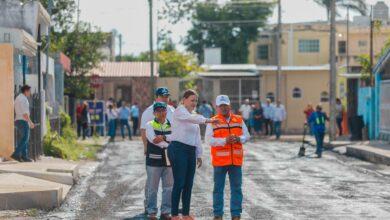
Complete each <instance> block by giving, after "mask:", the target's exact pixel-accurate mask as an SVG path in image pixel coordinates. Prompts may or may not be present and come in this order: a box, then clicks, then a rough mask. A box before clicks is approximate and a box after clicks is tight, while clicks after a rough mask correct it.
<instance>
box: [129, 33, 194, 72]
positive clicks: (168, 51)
mask: <svg viewBox="0 0 390 220" xmlns="http://www.w3.org/2000/svg"><path fill="white" fill-rule="evenodd" d="M160 42H161V45H160V49H159V51H157V52H155V57H156V58H157V61H158V62H159V73H160V77H181V78H182V77H185V76H187V75H188V74H189V73H191V72H193V71H198V70H200V67H199V66H198V64H197V60H196V57H195V55H193V54H191V53H182V52H179V51H177V50H176V45H175V44H174V43H173V42H172V40H171V38H169V37H168V36H167V37H166V38H161V41H160ZM122 61H129V62H137V61H138V62H149V61H150V54H149V52H142V53H140V54H139V55H138V56H136V55H133V54H130V55H124V56H123V57H122Z"/></svg>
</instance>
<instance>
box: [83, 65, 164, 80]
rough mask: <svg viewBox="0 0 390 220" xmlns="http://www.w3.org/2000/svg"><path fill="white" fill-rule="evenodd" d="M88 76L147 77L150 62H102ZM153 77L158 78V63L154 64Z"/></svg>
mask: <svg viewBox="0 0 390 220" xmlns="http://www.w3.org/2000/svg"><path fill="white" fill-rule="evenodd" d="M88 75H98V76H100V77H149V76H150V62H102V63H100V64H99V66H98V67H97V68H95V69H93V70H91V71H90V72H89V73H88ZM153 75H154V76H158V75H159V74H158V63H154V73H153Z"/></svg>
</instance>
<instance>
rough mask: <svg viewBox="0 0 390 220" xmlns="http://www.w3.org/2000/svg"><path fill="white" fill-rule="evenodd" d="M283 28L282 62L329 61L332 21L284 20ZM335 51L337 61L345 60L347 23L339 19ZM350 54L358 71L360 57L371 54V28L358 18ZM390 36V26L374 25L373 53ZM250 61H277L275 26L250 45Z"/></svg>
mask: <svg viewBox="0 0 390 220" xmlns="http://www.w3.org/2000/svg"><path fill="white" fill-rule="evenodd" d="M282 29H283V31H282V54H281V56H282V65H283V66H317V65H324V64H328V63H329V24H328V23H327V22H305V23H293V24H284V25H283V28H282ZM336 29H337V33H336V41H337V42H336V55H337V62H338V65H340V66H342V65H345V64H346V57H347V25H346V22H345V21H340V22H338V23H337V27H336ZM348 36H349V41H348V42H349V43H348V44H349V45H348V46H349V57H350V66H351V71H353V72H359V71H360V68H359V63H358V62H357V58H358V56H360V55H363V54H369V49H370V28H369V26H367V25H365V24H364V23H358V22H357V21H355V22H351V23H350V28H349V35H348ZM389 38H390V26H388V25H386V26H382V27H380V28H375V31H374V54H378V53H379V52H380V51H381V50H382V48H383V46H384V44H385V42H386V41H388V40H389ZM249 49H250V54H249V63H253V64H257V65H276V40H275V30H274V29H273V27H272V28H271V30H268V31H264V32H262V33H261V34H260V35H259V39H258V40H257V41H256V42H254V43H252V44H251V45H250V48H249Z"/></svg>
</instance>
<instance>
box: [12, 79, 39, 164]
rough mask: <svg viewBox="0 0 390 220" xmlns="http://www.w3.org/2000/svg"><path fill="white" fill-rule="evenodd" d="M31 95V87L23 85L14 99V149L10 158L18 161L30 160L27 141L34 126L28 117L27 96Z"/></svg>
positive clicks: (28, 105)
mask: <svg viewBox="0 0 390 220" xmlns="http://www.w3.org/2000/svg"><path fill="white" fill-rule="evenodd" d="M30 95H31V87H30V86H28V85H24V86H23V87H22V88H21V93H20V94H19V95H18V96H17V97H16V99H15V127H16V134H17V137H18V138H17V140H16V149H15V152H14V153H13V154H12V156H11V157H12V158H13V159H15V160H17V161H20V162H32V160H31V159H30V158H29V156H28V142H29V139H30V129H33V128H34V123H33V122H32V121H31V119H30V104H29V102H28V99H27V97H30Z"/></svg>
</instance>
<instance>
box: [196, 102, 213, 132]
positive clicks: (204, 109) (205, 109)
mask: <svg viewBox="0 0 390 220" xmlns="http://www.w3.org/2000/svg"><path fill="white" fill-rule="evenodd" d="M198 113H199V114H201V115H203V117H205V118H211V117H212V116H213V109H212V107H211V105H209V104H208V103H207V102H206V100H203V102H202V104H201V105H200V106H199V108H198ZM199 126H200V134H201V135H202V136H203V134H204V132H205V131H206V125H204V124H201V125H199Z"/></svg>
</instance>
